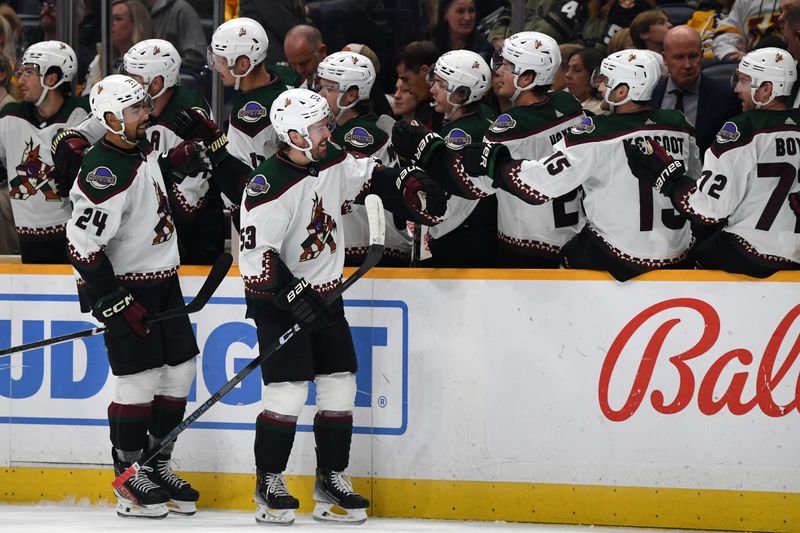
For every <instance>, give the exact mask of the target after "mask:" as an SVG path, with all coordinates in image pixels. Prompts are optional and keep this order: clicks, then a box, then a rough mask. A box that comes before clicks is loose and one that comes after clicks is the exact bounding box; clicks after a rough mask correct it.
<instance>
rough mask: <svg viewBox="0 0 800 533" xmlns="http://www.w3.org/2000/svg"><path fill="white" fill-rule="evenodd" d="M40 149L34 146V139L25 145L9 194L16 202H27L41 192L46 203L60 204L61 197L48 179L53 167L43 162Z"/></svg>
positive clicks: (10, 183) (10, 184)
mask: <svg viewBox="0 0 800 533" xmlns="http://www.w3.org/2000/svg"><path fill="white" fill-rule="evenodd" d="M39 148H40V146H38V145H37V146H34V145H33V139H32V138H31V139H29V140H28V141H27V142H26V143H25V150H24V151H23V152H22V160H21V161H20V164H19V165H17V166H16V167H15V170H16V171H17V175H16V176H15V177H13V178H11V181H10V182H9V187H10V190H9V194H10V195H11V198H13V199H14V200H27V199H28V198H30V197H31V196H35V195H36V194H37V193H38V192H41V193H42V194H43V195H44V198H45V200H46V201H48V202H60V201H61V197H60V196H59V195H58V194H57V193H56V191H55V190H54V189H53V182H52V181H51V180H50V179H49V177H48V175H49V174H50V171H51V170H52V168H53V166H52V165H48V164H47V163H44V162H43V161H42V160H41V158H40V157H39Z"/></svg>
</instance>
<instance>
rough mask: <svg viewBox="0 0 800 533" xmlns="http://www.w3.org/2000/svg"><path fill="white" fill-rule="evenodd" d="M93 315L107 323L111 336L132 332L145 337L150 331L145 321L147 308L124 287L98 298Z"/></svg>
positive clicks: (122, 335)
mask: <svg viewBox="0 0 800 533" xmlns="http://www.w3.org/2000/svg"><path fill="white" fill-rule="evenodd" d="M92 316H94V317H95V318H96V319H97V320H99V321H100V322H102V323H104V324H105V325H106V327H107V328H108V334H109V336H111V337H124V336H126V335H130V334H131V333H136V334H137V335H139V336H140V337H144V336H145V335H147V334H148V333H149V332H150V330H149V329H147V324H146V323H145V321H144V318H145V317H146V316H147V310H146V309H145V308H144V307H142V306H141V305H139V303H138V302H136V301H135V300H134V299H133V296H132V295H131V293H130V292H128V291H127V290H125V289H123V288H122V287H120V288H118V289H117V290H116V291H114V292H112V293H111V294H107V295H105V296H103V297H102V298H100V299H99V300H97V303H95V304H94V308H93V309H92Z"/></svg>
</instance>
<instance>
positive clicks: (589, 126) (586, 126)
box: [570, 117, 594, 135]
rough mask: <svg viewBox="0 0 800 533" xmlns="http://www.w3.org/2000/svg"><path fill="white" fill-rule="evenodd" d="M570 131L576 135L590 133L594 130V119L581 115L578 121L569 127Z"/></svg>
mask: <svg viewBox="0 0 800 533" xmlns="http://www.w3.org/2000/svg"><path fill="white" fill-rule="evenodd" d="M570 131H571V132H572V133H575V134H576V135H581V134H583V133H592V132H593V131H594V121H592V117H583V118H582V119H581V121H580V122H579V123H577V124H575V125H574V126H572V128H570Z"/></svg>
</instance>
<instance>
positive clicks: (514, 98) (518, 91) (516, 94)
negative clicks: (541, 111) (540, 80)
mask: <svg viewBox="0 0 800 533" xmlns="http://www.w3.org/2000/svg"><path fill="white" fill-rule="evenodd" d="M520 75H521V74H514V88H515V89H516V90H515V91H514V94H513V95H511V104H512V105H516V103H517V98H518V97H519V95H520V94H522V91H527V90H528V89H530V88H531V87H533V82H531V84H530V85H526V86H525V87H520V86H519V85H518V84H517V81H519V77H520Z"/></svg>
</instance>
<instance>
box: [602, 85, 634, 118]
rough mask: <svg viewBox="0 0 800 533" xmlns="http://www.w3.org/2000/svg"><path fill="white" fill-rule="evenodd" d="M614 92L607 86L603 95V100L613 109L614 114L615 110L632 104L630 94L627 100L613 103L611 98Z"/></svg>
mask: <svg viewBox="0 0 800 533" xmlns="http://www.w3.org/2000/svg"><path fill="white" fill-rule="evenodd" d="M612 90H613V89H611V88H609V87H608V86H606V91H605V92H604V93H603V100H605V102H606V103H607V104H608V106H609V107H610V108H611V109H610V110H611V111H612V112H613V111H614V109H615V108H617V107H619V106H621V105H623V104H627V103H628V102H630V100H631V94H630V92H629V93H628V95H627V96H626V97H625V98H623V99H622V100H621V101H619V102H612V101H611V99H610V98H609V97H610V96H611V91H612Z"/></svg>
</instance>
